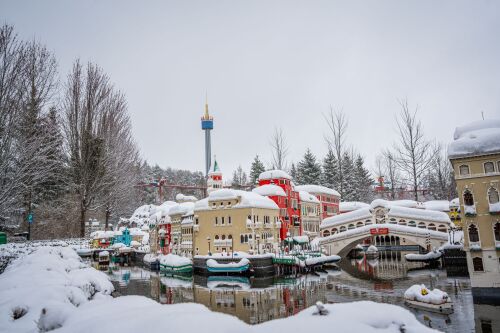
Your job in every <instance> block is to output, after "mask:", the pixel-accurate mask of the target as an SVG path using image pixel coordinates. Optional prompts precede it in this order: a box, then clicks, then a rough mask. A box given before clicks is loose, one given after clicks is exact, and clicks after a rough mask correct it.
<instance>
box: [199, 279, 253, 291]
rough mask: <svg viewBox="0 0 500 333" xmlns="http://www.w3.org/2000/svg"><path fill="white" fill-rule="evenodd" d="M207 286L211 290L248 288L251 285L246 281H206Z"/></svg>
mask: <svg viewBox="0 0 500 333" xmlns="http://www.w3.org/2000/svg"><path fill="white" fill-rule="evenodd" d="M207 288H208V289H211V290H216V289H217V290H234V289H239V290H250V289H251V287H250V285H249V284H248V283H244V282H239V281H217V280H214V281H210V280H209V281H208V282H207Z"/></svg>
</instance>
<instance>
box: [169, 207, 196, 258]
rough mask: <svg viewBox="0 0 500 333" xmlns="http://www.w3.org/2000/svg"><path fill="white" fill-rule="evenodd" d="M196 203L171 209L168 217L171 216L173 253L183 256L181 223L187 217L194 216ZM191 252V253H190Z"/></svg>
mask: <svg viewBox="0 0 500 333" xmlns="http://www.w3.org/2000/svg"><path fill="white" fill-rule="evenodd" d="M193 209H194V202H183V203H181V204H178V205H176V206H173V207H172V208H170V211H169V212H168V215H169V216H170V235H171V237H170V239H171V251H170V252H171V253H173V254H179V255H180V254H181V253H182V252H183V251H182V230H181V222H182V220H183V219H184V218H185V217H188V216H190V215H191V216H192V215H193ZM189 252H191V251H189Z"/></svg>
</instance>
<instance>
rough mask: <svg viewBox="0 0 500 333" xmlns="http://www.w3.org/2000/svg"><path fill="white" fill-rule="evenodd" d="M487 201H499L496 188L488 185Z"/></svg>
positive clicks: (491, 202)
mask: <svg viewBox="0 0 500 333" xmlns="http://www.w3.org/2000/svg"><path fill="white" fill-rule="evenodd" d="M488 201H489V202H490V204H495V203H497V202H498V201H499V198H498V191H497V189H496V188H494V187H490V189H489V190H488Z"/></svg>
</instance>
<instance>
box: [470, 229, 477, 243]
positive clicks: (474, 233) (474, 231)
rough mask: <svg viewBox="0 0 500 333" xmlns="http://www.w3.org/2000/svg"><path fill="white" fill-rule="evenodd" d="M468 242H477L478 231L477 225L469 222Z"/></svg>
mask: <svg viewBox="0 0 500 333" xmlns="http://www.w3.org/2000/svg"><path fill="white" fill-rule="evenodd" d="M469 242H471V243H475V242H479V233H478V231H477V227H476V226H475V225H474V224H471V225H470V227H469Z"/></svg>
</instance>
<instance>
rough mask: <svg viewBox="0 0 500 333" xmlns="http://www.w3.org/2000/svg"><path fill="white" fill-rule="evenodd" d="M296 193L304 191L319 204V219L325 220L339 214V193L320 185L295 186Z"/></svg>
mask: <svg viewBox="0 0 500 333" xmlns="http://www.w3.org/2000/svg"><path fill="white" fill-rule="evenodd" d="M295 190H297V191H306V192H308V193H310V194H312V195H314V196H316V198H317V199H318V200H319V201H320V202H321V205H320V215H321V219H322V220H323V219H326V218H327V217H331V216H334V215H337V214H339V212H340V210H339V202H340V193H339V192H337V191H335V190H333V189H331V188H328V187H325V186H321V185H298V186H295Z"/></svg>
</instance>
